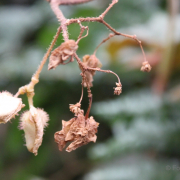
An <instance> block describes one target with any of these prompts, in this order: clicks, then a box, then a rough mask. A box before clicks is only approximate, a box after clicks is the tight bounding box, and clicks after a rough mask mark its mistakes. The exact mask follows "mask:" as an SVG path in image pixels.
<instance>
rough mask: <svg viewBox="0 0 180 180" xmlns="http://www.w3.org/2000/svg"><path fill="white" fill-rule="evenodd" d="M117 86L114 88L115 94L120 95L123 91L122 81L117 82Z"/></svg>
mask: <svg viewBox="0 0 180 180" xmlns="http://www.w3.org/2000/svg"><path fill="white" fill-rule="evenodd" d="M116 86H117V87H115V88H114V94H115V95H120V94H121V93H122V84H121V83H116Z"/></svg>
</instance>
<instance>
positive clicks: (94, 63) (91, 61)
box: [83, 54, 102, 87]
mask: <svg viewBox="0 0 180 180" xmlns="http://www.w3.org/2000/svg"><path fill="white" fill-rule="evenodd" d="M83 64H84V65H85V66H86V67H90V68H101V67H102V64H101V62H100V61H99V59H98V58H97V57H96V56H95V55H94V54H93V55H91V56H90V55H85V56H84V57H83ZM84 75H85V80H86V81H84V84H83V86H84V87H87V85H88V86H89V87H92V86H93V84H92V82H93V76H94V75H95V71H93V70H91V71H90V70H87V71H86V72H85V73H84Z"/></svg>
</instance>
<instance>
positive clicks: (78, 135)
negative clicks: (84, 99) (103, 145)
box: [54, 113, 99, 152]
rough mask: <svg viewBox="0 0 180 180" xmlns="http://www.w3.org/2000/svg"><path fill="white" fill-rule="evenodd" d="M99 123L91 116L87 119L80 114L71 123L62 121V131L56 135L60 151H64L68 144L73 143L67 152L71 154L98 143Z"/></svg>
mask: <svg viewBox="0 0 180 180" xmlns="http://www.w3.org/2000/svg"><path fill="white" fill-rule="evenodd" d="M98 126H99V123H97V122H96V121H95V120H94V118H93V117H92V116H91V117H90V118H88V119H85V116H84V115H83V114H82V113H80V114H78V116H77V117H75V118H72V119H70V120H69V121H64V120H62V130H61V131H58V132H56V133H55V135H54V138H55V142H56V143H57V144H58V147H59V150H60V151H62V150H63V148H64V147H65V146H66V143H67V142H72V143H71V144H70V145H69V146H68V147H67V148H66V151H68V152H71V151H73V150H75V149H77V148H78V147H80V146H82V145H85V144H87V143H89V142H91V141H92V142H96V139H97V136H96V133H97V128H98Z"/></svg>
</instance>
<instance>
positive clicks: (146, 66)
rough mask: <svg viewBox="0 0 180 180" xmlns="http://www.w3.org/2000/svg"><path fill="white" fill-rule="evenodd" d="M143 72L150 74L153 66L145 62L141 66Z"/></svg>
mask: <svg viewBox="0 0 180 180" xmlns="http://www.w3.org/2000/svg"><path fill="white" fill-rule="evenodd" d="M141 71H143V72H150V71H151V65H150V64H149V62H148V61H144V62H143V63H142V66H141Z"/></svg>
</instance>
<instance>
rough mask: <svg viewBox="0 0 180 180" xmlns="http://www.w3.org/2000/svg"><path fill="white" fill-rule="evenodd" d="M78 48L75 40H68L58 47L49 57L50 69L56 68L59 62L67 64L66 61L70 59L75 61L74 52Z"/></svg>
mask: <svg viewBox="0 0 180 180" xmlns="http://www.w3.org/2000/svg"><path fill="white" fill-rule="evenodd" d="M77 49H78V45H77V44H76V42H75V41H74V40H68V41H66V42H64V43H62V44H61V45H60V46H59V47H58V48H56V49H55V50H54V51H53V52H52V53H51V56H50V58H49V64H48V70H50V69H54V68H56V67H57V66H58V65H59V64H65V63H64V61H66V60H68V59H69V58H71V59H70V62H72V61H73V54H74V53H75V52H76V50H77Z"/></svg>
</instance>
